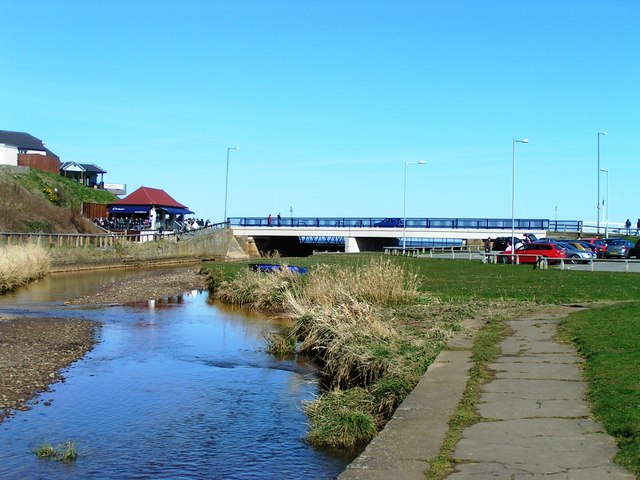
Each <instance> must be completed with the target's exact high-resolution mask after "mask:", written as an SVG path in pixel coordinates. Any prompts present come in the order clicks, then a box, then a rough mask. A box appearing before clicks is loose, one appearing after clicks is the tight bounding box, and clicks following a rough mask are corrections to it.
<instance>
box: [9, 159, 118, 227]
mask: <svg viewBox="0 0 640 480" xmlns="http://www.w3.org/2000/svg"><path fill="white" fill-rule="evenodd" d="M116 199H117V197H115V196H114V195H112V194H111V193H109V192H107V191H105V190H99V189H94V188H87V187H85V186H83V185H81V184H80V183H78V182H76V181H73V180H70V179H68V178H65V177H62V176H60V175H56V174H53V173H47V172H42V171H40V170H36V169H33V168H32V169H31V170H30V171H29V173H27V174H23V173H13V172H0V231H2V232H27V233H77V232H81V233H82V232H87V233H92V232H93V233H97V231H98V230H97V229H96V228H95V226H94V225H92V224H91V223H90V222H89V221H87V220H86V219H85V218H84V217H82V215H80V206H81V204H82V202H91V203H103V204H106V203H109V202H113V201H114V200H116Z"/></svg>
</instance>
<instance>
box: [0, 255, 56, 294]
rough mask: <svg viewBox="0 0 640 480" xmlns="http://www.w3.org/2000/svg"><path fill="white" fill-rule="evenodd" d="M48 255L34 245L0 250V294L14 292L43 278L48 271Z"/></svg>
mask: <svg viewBox="0 0 640 480" xmlns="http://www.w3.org/2000/svg"><path fill="white" fill-rule="evenodd" d="M50 267H51V265H50V259H49V254H48V253H47V252H46V250H44V249H43V248H41V247H38V246H36V245H25V246H7V247H2V248H0V292H6V291H8V290H14V289H16V288H18V287H20V286H22V285H25V284H26V283H28V282H30V281H32V280H35V279H38V278H42V277H44V276H45V275H46V274H47V273H49V270H50Z"/></svg>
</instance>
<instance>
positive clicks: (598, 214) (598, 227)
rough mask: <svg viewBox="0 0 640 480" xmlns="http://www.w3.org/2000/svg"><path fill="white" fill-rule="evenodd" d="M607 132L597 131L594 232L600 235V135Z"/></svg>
mask: <svg viewBox="0 0 640 480" xmlns="http://www.w3.org/2000/svg"><path fill="white" fill-rule="evenodd" d="M606 134H607V132H598V211H597V212H596V213H597V216H596V222H597V227H596V232H597V235H600V135H606Z"/></svg>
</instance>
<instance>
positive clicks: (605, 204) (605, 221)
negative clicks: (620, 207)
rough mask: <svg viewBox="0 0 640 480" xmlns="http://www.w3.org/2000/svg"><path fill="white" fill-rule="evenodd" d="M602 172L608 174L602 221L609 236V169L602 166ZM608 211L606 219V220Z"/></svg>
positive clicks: (605, 232) (606, 235)
mask: <svg viewBox="0 0 640 480" xmlns="http://www.w3.org/2000/svg"><path fill="white" fill-rule="evenodd" d="M600 171H601V172H604V173H606V174H607V195H606V198H607V201H606V203H605V201H604V198H603V199H602V223H604V238H608V237H609V170H607V169H606V168H601V169H600ZM605 213H606V220H605Z"/></svg>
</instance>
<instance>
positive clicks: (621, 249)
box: [604, 239, 636, 258]
mask: <svg viewBox="0 0 640 480" xmlns="http://www.w3.org/2000/svg"><path fill="white" fill-rule="evenodd" d="M635 248H636V246H635V244H634V243H633V242H631V241H629V240H623V239H617V240H611V241H610V242H609V243H608V244H607V250H606V251H605V252H604V256H605V257H607V258H631V257H632V256H633V255H635V254H636V253H635Z"/></svg>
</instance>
